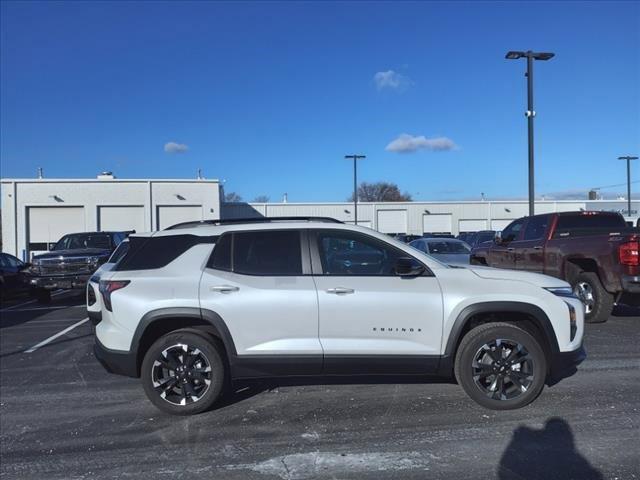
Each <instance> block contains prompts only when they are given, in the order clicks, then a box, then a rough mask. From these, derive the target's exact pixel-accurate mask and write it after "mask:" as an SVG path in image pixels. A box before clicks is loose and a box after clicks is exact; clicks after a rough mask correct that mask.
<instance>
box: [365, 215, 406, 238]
mask: <svg viewBox="0 0 640 480" xmlns="http://www.w3.org/2000/svg"><path fill="white" fill-rule="evenodd" d="M358 223H360V222H358ZM378 231H379V232H382V233H407V211H406V210H378Z"/></svg>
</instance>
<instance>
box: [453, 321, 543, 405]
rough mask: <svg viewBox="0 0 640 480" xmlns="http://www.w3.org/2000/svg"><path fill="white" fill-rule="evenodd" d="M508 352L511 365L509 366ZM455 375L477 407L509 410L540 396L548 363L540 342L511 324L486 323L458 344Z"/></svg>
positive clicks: (470, 332) (469, 333)
mask: <svg viewBox="0 0 640 480" xmlns="http://www.w3.org/2000/svg"><path fill="white" fill-rule="evenodd" d="M493 346H496V349H495V350H493V349H492V347H493ZM518 346H520V347H522V350H520V349H518ZM509 347H513V348H509ZM511 352H514V354H513V355H514V356H513V358H512V360H514V361H515V362H516V363H514V364H510V360H509V359H510V358H511V357H510V355H511ZM525 354H526V355H525ZM494 355H495V356H496V357H498V358H493V356H494ZM519 360H521V362H518V361H519ZM516 367H517V368H516ZM479 372H481V373H479ZM487 372H490V373H487ZM455 375H456V379H457V380H458V383H459V384H460V385H461V386H462V388H463V389H464V391H465V392H466V393H467V395H469V397H471V398H472V399H473V400H474V401H475V402H476V403H478V404H480V405H481V406H483V407H485V408H490V409H492V410H512V409H515V408H521V407H524V406H525V405H528V404H529V403H531V402H532V401H534V400H535V399H536V398H537V397H538V395H540V392H541V391H542V388H543V387H544V384H545V380H546V375H547V359H546V356H545V353H544V349H543V348H542V346H541V345H540V342H539V340H538V339H537V338H536V337H534V336H533V335H531V334H530V333H529V332H527V331H526V330H523V329H522V328H520V327H517V326H515V325H513V324H510V323H487V324H483V325H480V326H478V327H476V328H474V329H473V330H471V331H469V332H468V333H467V334H466V335H465V336H464V338H463V339H462V342H460V346H459V347H458V351H457V352H456V360H455ZM516 375H517V377H516ZM500 378H502V380H500ZM516 382H517V383H516ZM523 389H524V390H523Z"/></svg>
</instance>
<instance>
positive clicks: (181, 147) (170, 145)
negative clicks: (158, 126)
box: [164, 142, 189, 153]
mask: <svg viewBox="0 0 640 480" xmlns="http://www.w3.org/2000/svg"><path fill="white" fill-rule="evenodd" d="M187 150H189V147H188V146H187V145H185V144H184V143H176V142H167V143H165V144H164V151H165V152H167V153H184V152H186V151H187Z"/></svg>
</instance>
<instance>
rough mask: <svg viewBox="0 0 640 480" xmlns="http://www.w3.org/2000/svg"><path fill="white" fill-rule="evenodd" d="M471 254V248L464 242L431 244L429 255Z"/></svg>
mask: <svg viewBox="0 0 640 480" xmlns="http://www.w3.org/2000/svg"><path fill="white" fill-rule="evenodd" d="M469 252H470V250H469V247H467V246H466V245H465V244H464V243H462V242H429V253H440V254H451V253H469Z"/></svg>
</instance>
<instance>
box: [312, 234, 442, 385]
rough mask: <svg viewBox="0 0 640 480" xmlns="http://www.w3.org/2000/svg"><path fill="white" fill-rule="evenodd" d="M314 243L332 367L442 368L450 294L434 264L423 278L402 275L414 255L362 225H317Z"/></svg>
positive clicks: (374, 370) (359, 370)
mask: <svg viewBox="0 0 640 480" xmlns="http://www.w3.org/2000/svg"><path fill="white" fill-rule="evenodd" d="M309 242H310V250H311V255H312V261H313V271H314V277H313V278H314V280H315V282H316V286H317V289H318V306H319V312H320V330H319V331H320V342H321V343H322V348H323V350H324V355H325V358H324V373H328V374H346V373H350V374H352V373H356V374H379V373H429V372H430V371H432V369H434V368H436V366H437V358H438V355H439V353H440V342H441V337H442V315H443V313H442V293H441V290H440V285H439V283H438V280H437V278H436V277H435V276H434V275H433V274H432V273H431V272H430V271H428V269H427V271H426V272H425V274H424V275H422V276H417V277H411V278H408V277H401V276H398V275H396V274H395V273H394V270H395V265H396V264H397V259H398V258H401V257H402V258H407V257H408V258H410V259H411V258H413V257H411V255H409V254H408V253H406V252H404V251H403V250H400V249H397V248H395V247H394V246H393V245H390V244H388V243H387V242H384V241H382V240H380V239H378V238H376V237H372V236H369V235H366V234H363V233H360V232H352V231H344V230H338V229H327V230H316V231H312V232H311V233H310V238H309ZM413 261H414V262H416V263H420V262H419V261H418V260H416V259H415V258H413Z"/></svg>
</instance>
